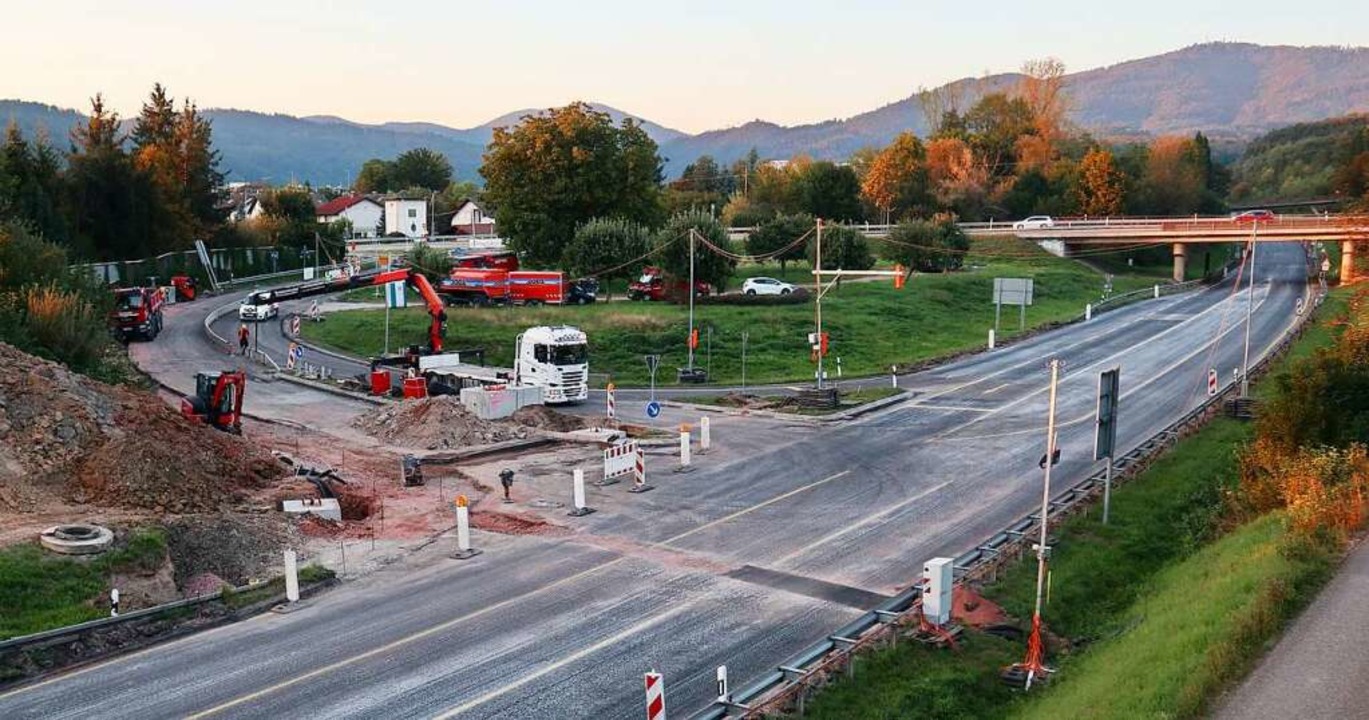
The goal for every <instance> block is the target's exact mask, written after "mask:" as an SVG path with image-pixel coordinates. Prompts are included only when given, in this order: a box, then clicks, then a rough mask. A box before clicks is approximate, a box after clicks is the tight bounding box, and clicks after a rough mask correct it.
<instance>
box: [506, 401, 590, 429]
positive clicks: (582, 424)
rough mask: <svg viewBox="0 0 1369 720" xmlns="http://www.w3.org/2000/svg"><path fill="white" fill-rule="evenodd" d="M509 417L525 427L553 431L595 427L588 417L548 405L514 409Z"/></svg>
mask: <svg viewBox="0 0 1369 720" xmlns="http://www.w3.org/2000/svg"><path fill="white" fill-rule="evenodd" d="M509 419H510V420H512V421H514V422H516V423H518V424H519V425H523V426H525V427H531V428H539V429H541V430H550V431H551V432H573V431H575V430H584V429H586V428H591V427H594V426H595V424H594V423H593V422H590V421H589V419H588V418H582V417H580V416H579V415H567V414H566V413H563V412H557V411H555V410H552V409H551V408H549V407H547V406H546V405H529V406H527V407H523V408H518V409H517V410H515V411H513V415H511V416H509Z"/></svg>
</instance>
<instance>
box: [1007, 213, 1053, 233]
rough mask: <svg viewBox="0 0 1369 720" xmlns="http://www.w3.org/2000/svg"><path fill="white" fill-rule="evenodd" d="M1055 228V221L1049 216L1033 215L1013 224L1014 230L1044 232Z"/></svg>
mask: <svg viewBox="0 0 1369 720" xmlns="http://www.w3.org/2000/svg"><path fill="white" fill-rule="evenodd" d="M1053 227H1055V220H1054V219H1052V218H1051V216H1049V215H1033V216H1031V217H1029V218H1027V219H1025V220H1018V221H1017V222H1015V223H1013V224H1012V229H1014V230H1044V229H1049V228H1053Z"/></svg>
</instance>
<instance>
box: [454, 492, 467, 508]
mask: <svg viewBox="0 0 1369 720" xmlns="http://www.w3.org/2000/svg"><path fill="white" fill-rule="evenodd" d="M470 502H471V501H470V500H467V499H466V496H465V495H457V496H456V499H455V500H453V501H452V504H453V505H455V506H457V507H466V506H468V505H470Z"/></svg>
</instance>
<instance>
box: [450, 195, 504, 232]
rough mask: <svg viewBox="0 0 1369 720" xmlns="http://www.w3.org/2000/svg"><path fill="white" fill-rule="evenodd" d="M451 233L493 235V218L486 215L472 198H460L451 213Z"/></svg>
mask: <svg viewBox="0 0 1369 720" xmlns="http://www.w3.org/2000/svg"><path fill="white" fill-rule="evenodd" d="M452 234H453V235H493V234H494V218H492V217H489V216H487V215H486V214H485V211H484V210H482V209H481V208H480V206H479V205H477V204H476V203H475V201H474V200H471V199H469V198H468V199H466V200H462V201H461V204H460V205H458V206H457V207H456V212H455V213H453V214H452Z"/></svg>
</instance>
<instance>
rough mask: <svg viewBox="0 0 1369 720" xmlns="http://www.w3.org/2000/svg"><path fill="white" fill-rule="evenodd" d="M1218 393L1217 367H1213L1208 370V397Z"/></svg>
mask: <svg viewBox="0 0 1369 720" xmlns="http://www.w3.org/2000/svg"><path fill="white" fill-rule="evenodd" d="M1216 395H1217V368H1212V369H1211V370H1208V371H1207V396H1208V397H1215V396H1216Z"/></svg>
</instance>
